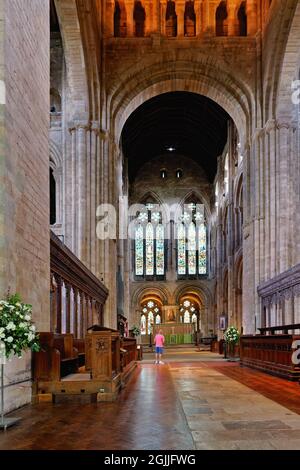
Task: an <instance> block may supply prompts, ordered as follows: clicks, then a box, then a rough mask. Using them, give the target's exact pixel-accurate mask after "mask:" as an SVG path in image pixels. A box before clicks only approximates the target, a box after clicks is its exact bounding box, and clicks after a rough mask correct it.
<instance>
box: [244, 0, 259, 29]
mask: <svg viewBox="0 0 300 470" xmlns="http://www.w3.org/2000/svg"><path fill="white" fill-rule="evenodd" d="M246 14H247V34H248V36H252V35H254V34H256V32H257V0H247V2H246Z"/></svg>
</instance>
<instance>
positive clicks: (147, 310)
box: [141, 300, 162, 335]
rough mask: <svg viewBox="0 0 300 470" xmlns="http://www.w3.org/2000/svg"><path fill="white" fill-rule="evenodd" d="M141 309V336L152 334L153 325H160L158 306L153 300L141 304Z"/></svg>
mask: <svg viewBox="0 0 300 470" xmlns="http://www.w3.org/2000/svg"><path fill="white" fill-rule="evenodd" d="M141 308H142V314H141V334H143V335H150V334H152V333H153V326H154V323H155V324H159V323H161V318H162V317H161V310H160V306H159V305H158V304H157V303H156V302H155V301H154V300H149V301H148V302H147V303H145V304H142V305H141Z"/></svg>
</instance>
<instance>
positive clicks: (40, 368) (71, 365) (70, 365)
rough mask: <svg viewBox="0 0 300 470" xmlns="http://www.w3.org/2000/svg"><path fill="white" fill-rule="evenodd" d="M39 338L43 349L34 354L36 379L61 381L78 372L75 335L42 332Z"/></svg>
mask: <svg viewBox="0 0 300 470" xmlns="http://www.w3.org/2000/svg"><path fill="white" fill-rule="evenodd" d="M39 338H40V344H41V350H40V351H39V352H38V353H34V355H33V371H34V380H36V381H59V380H60V379H61V378H62V377H65V376H66V375H68V374H72V373H76V372H77V370H78V366H79V358H78V350H77V349H76V348H75V347H74V344H73V335H71V334H55V333H48V332H42V333H39Z"/></svg>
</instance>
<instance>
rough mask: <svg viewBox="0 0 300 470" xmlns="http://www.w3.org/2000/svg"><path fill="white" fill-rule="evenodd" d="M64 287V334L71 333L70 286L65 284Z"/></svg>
mask: <svg viewBox="0 0 300 470" xmlns="http://www.w3.org/2000/svg"><path fill="white" fill-rule="evenodd" d="M65 287H66V299H65V300H66V333H71V286H70V284H65Z"/></svg>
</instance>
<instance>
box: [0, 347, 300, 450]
mask: <svg viewBox="0 0 300 470" xmlns="http://www.w3.org/2000/svg"><path fill="white" fill-rule="evenodd" d="M164 361H165V364H164V365H155V364H154V363H153V356H151V355H147V356H146V358H145V360H144V361H143V362H142V363H141V364H140V365H139V368H138V370H137V371H136V373H135V374H134V376H133V377H132V379H131V381H130V383H129V384H128V385H127V387H126V388H125V389H124V390H123V391H122V392H121V395H120V398H119V400H118V401H117V402H116V403H99V404H83V405H76V404H63V405H62V404H57V405H51V404H40V405H35V406H27V407H25V408H23V409H22V410H19V411H18V412H15V413H13V415H15V416H17V415H18V416H20V417H22V420H21V422H20V424H18V425H17V426H15V427H14V428H11V429H10V430H8V431H7V432H6V433H2V434H0V449H2V450H3V449H66V450H69V449H92V450H96V449H105V450H108V449H109V450H117V449H119V450H129V449H134V450H137V449H146V450H153V449H157V450H166V449H169V450H173V449H179V450H186V449H190V450H193V449H213V450H215V449H216V450H218V449H255V450H256V449H269V450H274V449H300V406H299V405H300V387H299V385H298V384H296V383H290V382H287V381H285V380H282V379H278V378H275V377H272V376H269V375H265V374H263V373H260V372H257V371H253V370H251V369H246V368H241V367H240V366H239V364H236V363H228V362H226V361H224V360H222V359H220V356H218V355H216V354H212V353H208V352H198V351H197V350H196V349H194V348H191V349H187V350H181V351H180V352H178V351H176V350H170V351H167V352H166V355H165V357H164Z"/></svg>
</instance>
